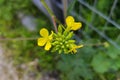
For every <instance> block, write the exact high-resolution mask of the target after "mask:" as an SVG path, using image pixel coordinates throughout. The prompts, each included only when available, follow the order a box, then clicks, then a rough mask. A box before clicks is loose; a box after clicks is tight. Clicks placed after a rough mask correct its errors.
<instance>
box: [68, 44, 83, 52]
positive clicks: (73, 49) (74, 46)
mask: <svg viewBox="0 0 120 80" xmlns="http://www.w3.org/2000/svg"><path fill="white" fill-rule="evenodd" d="M81 47H83V45H79V46H77V45H75V44H74V45H72V48H71V49H70V50H69V52H73V53H76V52H77V50H76V49H77V48H81Z"/></svg>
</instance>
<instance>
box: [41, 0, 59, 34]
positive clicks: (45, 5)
mask: <svg viewBox="0 0 120 80" xmlns="http://www.w3.org/2000/svg"><path fill="white" fill-rule="evenodd" d="M41 2H42V4H43V6H44V7H45V9H46V10H47V11H48V13H49V14H50V16H51V19H52V22H53V26H54V29H55V32H56V33H57V25H56V19H55V18H56V17H55V15H54V14H53V12H52V10H51V9H50V8H49V7H48V5H47V4H46V2H45V0H41Z"/></svg>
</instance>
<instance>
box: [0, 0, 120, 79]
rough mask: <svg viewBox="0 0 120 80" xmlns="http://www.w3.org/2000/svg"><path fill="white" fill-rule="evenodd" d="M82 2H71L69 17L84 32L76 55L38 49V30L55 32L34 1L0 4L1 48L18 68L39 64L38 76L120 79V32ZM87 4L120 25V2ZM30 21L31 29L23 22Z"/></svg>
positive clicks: (79, 36)
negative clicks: (2, 45)
mask: <svg viewBox="0 0 120 80" xmlns="http://www.w3.org/2000/svg"><path fill="white" fill-rule="evenodd" d="M80 1H82V0H71V2H70V3H69V5H68V8H67V15H73V14H72V13H75V14H74V15H73V16H74V17H75V19H76V20H77V21H81V22H82V24H83V26H82V29H81V30H79V31H77V32H75V34H76V36H75V39H76V40H77V41H78V43H80V44H83V45H85V46H84V47H83V48H81V49H79V50H78V52H77V53H76V54H67V55H66V54H58V53H51V52H50V51H45V50H44V49H43V48H42V47H39V46H37V39H36V38H38V37H39V36H40V35H39V30H40V29H41V28H43V27H45V28H47V29H49V30H53V25H52V23H51V21H50V20H49V18H48V17H46V16H45V15H44V14H43V13H42V12H41V11H40V10H39V9H38V8H37V7H36V6H35V5H34V4H33V2H32V1H31V0H9V1H6V0H0V44H4V45H5V50H6V51H7V50H10V51H11V53H10V54H9V53H6V54H8V55H9V56H7V57H12V60H13V61H14V65H15V67H16V66H18V65H21V64H24V63H30V62H34V61H36V60H37V65H35V66H36V72H37V74H41V73H46V74H49V76H50V77H54V78H55V80H59V79H60V80H119V79H120V28H116V26H115V25H113V24H112V23H110V22H109V21H108V20H105V19H104V17H101V16H100V15H99V14H96V13H95V12H94V11H92V10H91V9H89V7H85V6H84V5H82V4H81V3H80ZM115 1H116V4H115ZM85 3H87V4H89V5H90V6H91V7H92V8H93V9H94V10H97V11H99V12H101V13H102V14H104V15H105V16H107V17H108V18H109V19H110V20H113V21H114V22H115V23H117V24H120V15H119V14H120V10H119V8H120V1H119V0H86V2H85ZM113 4H114V6H113ZM112 7H113V10H112V11H111V8H112ZM79 15H81V16H82V17H79ZM28 18H29V20H30V21H28V23H29V22H30V24H31V25H32V27H29V24H26V22H24V19H26V20H27V19H28ZM91 25H92V27H89V26H91ZM33 26H34V27H33ZM93 27H94V28H93ZM118 27H120V26H119V25H118ZM96 29H97V30H96ZM99 33H100V34H99ZM103 35H106V36H105V38H104V36H103ZM108 37H109V38H108ZM111 40H112V42H113V44H111ZM114 43H115V45H114ZM116 45H117V47H116ZM33 71H34V69H33ZM36 80H37V79H36Z"/></svg>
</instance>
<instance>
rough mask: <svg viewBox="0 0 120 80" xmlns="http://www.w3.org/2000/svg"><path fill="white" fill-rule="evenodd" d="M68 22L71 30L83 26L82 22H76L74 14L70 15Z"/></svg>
mask: <svg viewBox="0 0 120 80" xmlns="http://www.w3.org/2000/svg"><path fill="white" fill-rule="evenodd" d="M66 24H67V28H68V29H70V30H78V29H80V28H81V27H82V23H80V22H75V20H74V18H73V17H72V16H68V17H67V18H66Z"/></svg>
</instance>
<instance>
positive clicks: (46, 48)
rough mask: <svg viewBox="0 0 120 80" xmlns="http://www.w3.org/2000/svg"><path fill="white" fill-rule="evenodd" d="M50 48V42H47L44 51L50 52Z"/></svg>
mask: <svg viewBox="0 0 120 80" xmlns="http://www.w3.org/2000/svg"><path fill="white" fill-rule="evenodd" d="M50 48H51V43H50V41H48V42H47V43H46V45H45V50H50Z"/></svg>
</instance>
